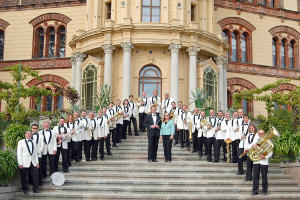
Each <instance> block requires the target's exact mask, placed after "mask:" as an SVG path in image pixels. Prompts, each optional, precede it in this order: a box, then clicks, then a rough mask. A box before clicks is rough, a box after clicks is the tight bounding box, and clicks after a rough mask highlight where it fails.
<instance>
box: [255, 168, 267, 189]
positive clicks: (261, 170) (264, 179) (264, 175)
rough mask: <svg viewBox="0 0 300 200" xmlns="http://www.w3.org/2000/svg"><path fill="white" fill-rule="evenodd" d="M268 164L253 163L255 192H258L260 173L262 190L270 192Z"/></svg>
mask: <svg viewBox="0 0 300 200" xmlns="http://www.w3.org/2000/svg"><path fill="white" fill-rule="evenodd" d="M268 167H269V166H268V165H261V164H254V165H253V192H258V188H259V174H260V173H261V178H262V192H268Z"/></svg>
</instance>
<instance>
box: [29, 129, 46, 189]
mask: <svg viewBox="0 0 300 200" xmlns="http://www.w3.org/2000/svg"><path fill="white" fill-rule="evenodd" d="M38 130H39V129H38V125H37V124H32V125H31V132H32V134H31V138H32V141H33V142H34V143H35V145H36V147H37V155H38V159H39V163H40V165H41V163H42V151H43V148H44V137H43V135H42V134H39V133H38ZM43 178H44V177H43V173H42V171H41V167H39V185H43Z"/></svg>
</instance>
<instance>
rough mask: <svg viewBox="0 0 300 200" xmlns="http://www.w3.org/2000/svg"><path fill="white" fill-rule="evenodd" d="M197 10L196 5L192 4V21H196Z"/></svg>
mask: <svg viewBox="0 0 300 200" xmlns="http://www.w3.org/2000/svg"><path fill="white" fill-rule="evenodd" d="M195 12H196V5H194V4H192V5H191V21H195V14H196V13H195Z"/></svg>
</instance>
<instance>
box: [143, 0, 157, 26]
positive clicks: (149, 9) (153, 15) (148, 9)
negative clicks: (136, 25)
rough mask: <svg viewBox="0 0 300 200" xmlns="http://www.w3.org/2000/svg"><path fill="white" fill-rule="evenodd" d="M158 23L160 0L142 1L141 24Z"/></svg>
mask: <svg viewBox="0 0 300 200" xmlns="http://www.w3.org/2000/svg"><path fill="white" fill-rule="evenodd" d="M159 21H160V0H142V22H159Z"/></svg>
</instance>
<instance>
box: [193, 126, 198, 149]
mask: <svg viewBox="0 0 300 200" xmlns="http://www.w3.org/2000/svg"><path fill="white" fill-rule="evenodd" d="M192 137H193V151H194V152H196V151H198V139H197V137H198V131H197V130H196V131H195V132H194V133H193V134H192Z"/></svg>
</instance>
